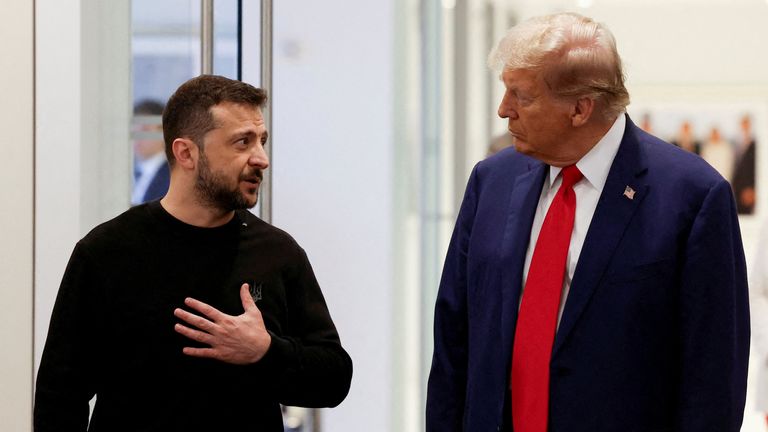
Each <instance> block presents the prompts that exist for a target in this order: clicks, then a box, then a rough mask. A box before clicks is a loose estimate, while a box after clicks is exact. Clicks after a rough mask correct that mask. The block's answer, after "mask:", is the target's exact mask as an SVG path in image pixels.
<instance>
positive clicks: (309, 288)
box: [34, 201, 352, 432]
mask: <svg viewBox="0 0 768 432" xmlns="http://www.w3.org/2000/svg"><path fill="white" fill-rule="evenodd" d="M243 283H248V284H249V285H250V286H251V287H252V295H253V296H254V298H255V299H257V302H256V305H257V306H258V308H259V310H260V311H261V313H262V315H263V318H264V322H265V325H266V327H267V330H268V331H269V332H270V333H271V335H272V344H271V346H270V348H269V350H268V351H267V353H266V355H265V356H264V358H262V359H261V360H260V361H259V362H258V363H256V364H253V365H247V366H237V365H230V364H226V363H223V362H220V361H217V360H212V359H202V358H194V357H189V356H186V355H184V354H183V353H182V348H183V347H185V346H199V345H197V344H196V342H194V341H191V340H190V339H187V338H185V337H184V336H182V335H180V334H178V333H176V332H175V331H174V324H175V323H176V322H179V320H178V319H177V318H176V317H175V316H174V315H173V311H174V309H175V308H177V307H181V308H184V299H185V298H186V297H193V298H196V299H198V300H200V301H203V302H205V303H208V304H210V305H211V306H213V307H215V308H217V309H219V310H220V311H222V312H224V313H226V314H230V315H240V314H242V313H243V307H242V302H241V300H240V295H239V290H240V286H241V285H242V284H243ZM187 310H189V309H187ZM192 312H193V313H194V311H192ZM351 377H352V361H351V359H350V357H349V356H348V355H347V353H346V352H345V351H344V349H343V348H342V347H341V343H340V342H339V336H338V333H337V332H336V329H335V327H334V325H333V322H332V321H331V317H330V315H329V313H328V308H327V306H326V304H325V300H324V299H323V295H322V293H321V291H320V287H319V286H318V284H317V280H316V279H315V276H314V274H313V272H312V268H311V266H310V264H309V261H308V260H307V257H306V254H305V253H304V251H303V250H302V249H301V248H300V247H299V246H298V244H296V242H295V241H294V240H293V238H291V237H290V236H289V235H288V234H287V233H285V232H283V231H281V230H279V229H277V228H275V227H273V226H271V225H269V224H267V223H265V222H263V221H261V220H260V219H258V218H257V217H255V216H253V215H252V214H250V213H249V212H247V211H237V212H236V214H235V216H234V218H233V219H232V220H231V221H230V222H229V223H227V224H226V225H223V226H221V227H217V228H199V227H194V226H191V225H187V224H185V223H183V222H181V221H179V220H177V219H175V218H174V217H173V216H171V215H170V214H168V213H167V212H166V211H165V210H164V209H163V208H162V206H161V205H160V203H159V201H155V202H152V203H149V204H145V205H141V206H138V207H134V208H132V209H130V210H128V211H127V212H125V213H123V214H122V215H120V216H118V217H117V218H115V219H113V220H111V221H109V222H106V223H104V224H102V225H100V226H98V227H96V228H95V229H94V230H93V231H91V232H90V233H89V234H88V235H87V236H86V237H85V238H83V239H82V240H81V241H80V242H78V244H77V245H76V247H75V250H74V252H73V253H72V257H71V258H70V261H69V264H68V266H67V270H66V272H65V274H64V278H63V280H62V282H61V287H60V288H59V294H58V297H57V299H56V304H55V306H54V310H53V315H52V317H51V325H50V328H49V331H48V339H47V341H46V344H45V350H44V352H43V358H42V363H41V365H40V370H39V373H38V379H37V391H36V394H35V410H34V423H35V431H37V432H44V431H85V430H86V428H87V430H89V431H96V432H98V431H110V432H111V431H174V430H180V431H181V430H183V431H282V430H283V426H282V418H281V414H280V406H279V404H284V405H292V406H307V407H324V406H336V405H338V404H339V403H340V402H341V401H342V400H343V399H344V398H345V397H346V395H347V392H348V391H349V386H350V381H351ZM94 394H95V395H97V399H96V406H95V408H94V412H93V416H92V419H91V423H90V425H88V401H89V400H90V399H91V398H92V396H93V395H94Z"/></svg>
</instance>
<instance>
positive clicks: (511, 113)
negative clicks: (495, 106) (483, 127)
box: [498, 96, 518, 120]
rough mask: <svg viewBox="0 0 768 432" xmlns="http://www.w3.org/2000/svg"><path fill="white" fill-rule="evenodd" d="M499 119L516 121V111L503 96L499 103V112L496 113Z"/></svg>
mask: <svg viewBox="0 0 768 432" xmlns="http://www.w3.org/2000/svg"><path fill="white" fill-rule="evenodd" d="M498 114H499V117H501V118H509V119H512V120H515V119H517V117H518V115H517V111H516V110H515V109H514V107H513V106H512V104H511V103H510V101H509V97H507V96H504V99H502V100H501V103H500V104H499V111H498Z"/></svg>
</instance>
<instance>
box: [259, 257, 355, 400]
mask: <svg viewBox="0 0 768 432" xmlns="http://www.w3.org/2000/svg"><path fill="white" fill-rule="evenodd" d="M297 262H298V264H297V265H296V266H295V267H293V268H292V269H290V270H289V271H288V274H287V275H286V284H287V289H288V290H289V292H290V294H289V296H288V305H287V311H288V328H287V331H285V332H284V334H281V335H277V334H276V333H274V332H270V334H271V336H272V344H271V345H270V348H269V350H268V351H267V353H266V355H265V356H264V358H263V359H262V360H261V362H260V365H261V367H265V368H267V370H268V371H269V374H270V375H271V377H272V382H274V383H275V386H274V389H273V391H274V392H275V394H276V395H277V399H278V400H279V401H280V403H282V404H283V405H290V406H302V407H312V408H320V407H334V406H337V405H338V404H340V403H341V402H342V401H343V400H344V398H346V396H347V393H349V388H350V385H351V381H352V359H351V358H350V357H349V355H348V354H347V352H346V351H345V350H344V348H342V346H341V341H340V340H339V334H338V332H337V331H336V327H335V326H334V324H333V321H332V320H331V316H330V313H329V311H328V306H327V305H326V303H325V299H324V298H323V294H322V292H321V291H320V286H319V285H318V283H317V279H316V278H315V275H314V272H313V271H312V267H311V266H310V263H309V260H308V259H307V255H306V253H304V251H303V250H301V249H299V257H298V259H297Z"/></svg>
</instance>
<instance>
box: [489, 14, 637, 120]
mask: <svg viewBox="0 0 768 432" xmlns="http://www.w3.org/2000/svg"><path fill="white" fill-rule="evenodd" d="M488 65H489V66H490V67H491V68H492V69H494V70H496V71H498V72H501V71H502V70H503V69H507V70H520V69H529V70H537V71H540V72H541V73H542V74H543V75H542V76H543V78H544V81H545V82H546V83H547V85H548V86H549V88H550V89H551V90H552V92H553V93H554V94H555V96H557V97H559V98H562V99H573V98H577V99H578V98H584V97H586V98H590V99H593V100H595V101H596V102H598V103H599V104H600V105H599V106H601V110H602V114H603V116H604V117H605V119H606V120H610V119H615V118H616V117H617V116H618V115H619V114H621V113H622V112H624V110H625V109H626V107H627V105H629V93H628V92H627V89H626V87H625V86H624V72H623V70H622V65H621V58H620V57H619V53H618V51H617V50H616V40H615V39H614V37H613V34H611V32H610V30H608V28H606V27H605V26H604V25H603V24H601V23H598V22H595V21H594V20H592V19H591V18H587V17H584V16H582V15H579V14H575V13H559V14H553V15H546V16H541V17H536V18H531V19H529V20H527V21H525V22H522V23H520V24H518V25H516V26H514V27H512V28H511V29H510V30H509V31H508V32H507V34H506V35H505V36H504V37H503V38H502V39H501V41H499V44H498V46H497V47H496V48H494V49H493V50H492V51H491V53H490V54H489V56H488Z"/></svg>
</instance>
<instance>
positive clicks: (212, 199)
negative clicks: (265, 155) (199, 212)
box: [195, 152, 262, 211]
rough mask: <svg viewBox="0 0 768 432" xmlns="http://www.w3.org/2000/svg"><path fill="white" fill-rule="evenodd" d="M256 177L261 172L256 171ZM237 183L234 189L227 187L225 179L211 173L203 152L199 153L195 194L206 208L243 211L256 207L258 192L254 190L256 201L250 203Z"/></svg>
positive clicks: (259, 175)
mask: <svg viewBox="0 0 768 432" xmlns="http://www.w3.org/2000/svg"><path fill="white" fill-rule="evenodd" d="M256 175H257V176H258V177H259V178H260V179H261V178H262V173H261V170H257V172H256ZM239 181H240V178H238V183H237V184H236V185H235V187H234V188H232V187H229V186H228V185H227V181H226V179H225V178H224V177H223V176H222V175H221V174H219V173H215V172H213V171H211V167H210V165H209V163H208V158H207V157H206V156H205V153H204V152H200V159H199V161H198V170H197V178H196V179H195V192H196V195H197V198H198V200H199V201H200V202H201V203H202V204H203V205H206V206H208V207H212V208H216V209H220V210H224V211H233V210H244V209H250V208H252V207H254V206H255V205H256V201H257V200H258V196H259V191H258V189H257V190H256V199H254V200H253V202H252V203H251V202H250V201H249V200H248V198H247V197H246V196H245V194H243V192H242V191H240V188H239V187H238V184H239Z"/></svg>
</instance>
